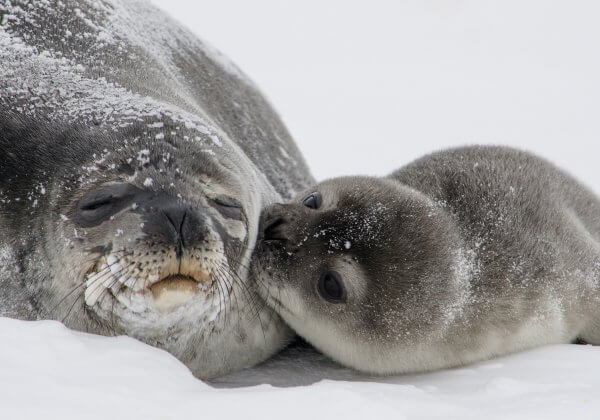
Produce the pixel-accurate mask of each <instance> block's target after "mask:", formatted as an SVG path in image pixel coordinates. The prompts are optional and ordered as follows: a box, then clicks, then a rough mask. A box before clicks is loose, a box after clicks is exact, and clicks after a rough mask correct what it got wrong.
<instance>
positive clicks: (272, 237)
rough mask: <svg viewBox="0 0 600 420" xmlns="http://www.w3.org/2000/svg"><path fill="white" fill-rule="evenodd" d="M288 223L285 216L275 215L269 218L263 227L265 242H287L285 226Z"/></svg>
mask: <svg viewBox="0 0 600 420" xmlns="http://www.w3.org/2000/svg"><path fill="white" fill-rule="evenodd" d="M286 223H287V221H286V220H285V218H284V217H283V216H278V215H273V216H271V217H267V218H266V219H265V222H264V226H263V240H264V241H287V240H288V238H287V237H286V235H285V232H284V230H283V229H282V228H283V226H284V225H285V224H286Z"/></svg>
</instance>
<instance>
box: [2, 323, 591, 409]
mask: <svg viewBox="0 0 600 420" xmlns="http://www.w3.org/2000/svg"><path fill="white" fill-rule="evenodd" d="M0 335H1V336H2V339H3V343H19V344H18V345H14V344H12V345H6V344H4V345H3V346H1V347H0V366H1V372H2V373H1V374H0V390H1V391H2V392H1V393H0V418H2V419H7V420H8V419H11V420H12V419H42V418H43V419H75V418H83V419H90V420H91V419H103V420H104V419H111V420H119V419H127V420H131V419H144V420H150V419H157V420H158V419H161V420H163V419H191V418H198V419H200V418H217V419H234V418H236V419H237V418H243V419H302V420H306V419H320V418H323V419H325V418H329V419H339V418H344V419H348V418H350V419H354V418H356V419H364V418H370V419H380V418H381V419H383V418H389V419H395V420H402V419H483V418H485V419H486V420H494V419H527V420H531V419H545V420H552V419H564V418H577V419H597V418H598V410H599V408H600V401H599V398H598V394H599V392H598V391H599V390H600V363H599V361H600V347H592V346H578V345H563V346H553V347H547V348H542V349H538V350H534V351H530V352H526V353H522V354H518V355H515V356H511V357H506V358H502V359H498V360H492V361H489V362H485V363H480V364H477V365H475V366H469V367H467V368H463V369H453V370H448V371H443V372H437V373H432V374H427V375H414V376H404V377H396V378H383V379H382V378H369V377H360V376H357V375H355V374H353V373H352V372H349V371H347V370H345V369H341V368H338V367H337V366H335V365H334V364H333V363H331V362H329V361H327V360H326V359H324V358H323V357H322V356H318V355H315V354H308V355H304V356H303V357H299V356H298V355H296V354H287V355H285V356H280V357H279V358H276V359H274V360H272V361H271V362H269V363H267V364H265V365H263V366H260V367H258V368H255V369H252V370H250V371H247V372H241V373H238V374H236V375H232V376H230V377H227V378H224V379H222V380H221V382H220V383H218V384H211V385H207V384H205V383H202V382H200V381H198V380H196V379H194V377H192V375H191V374H190V373H189V371H188V370H187V369H186V368H185V367H184V366H183V365H182V364H180V363H179V362H178V361H177V360H176V359H175V358H173V357H172V356H171V355H169V354H168V353H166V352H163V351H161V350H157V349H155V348H152V347H148V346H146V345H144V344H141V343H139V342H137V341H135V340H133V339H130V338H127V337H119V338H104V337H98V336H94V335H90V334H82V333H77V332H74V331H71V330H68V329H66V328H65V327H64V326H62V325H61V324H59V323H57V322H50V321H44V322H25V321H16V320H10V319H2V318H0Z"/></svg>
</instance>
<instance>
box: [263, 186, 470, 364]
mask: <svg viewBox="0 0 600 420" xmlns="http://www.w3.org/2000/svg"><path fill="white" fill-rule="evenodd" d="M453 226H454V223H453V222H452V219H451V216H449V215H448V214H447V213H446V212H445V210H444V208H443V205H442V204H438V203H435V202H433V201H432V200H430V199H429V198H427V197H425V196H424V195H423V194H421V193H419V192H417V191H415V190H413V189H411V188H409V187H407V186H404V185H401V184H399V183H397V182H395V181H393V180H391V179H387V178H371V177H342V178H336V179H332V180H328V181H325V182H322V183H320V184H318V185H317V186H315V187H313V188H310V189H308V190H306V191H304V192H303V193H302V194H300V195H299V196H298V197H297V198H295V199H294V200H293V201H292V202H291V203H288V204H275V205H272V206H270V207H269V208H267V209H266V210H265V211H264V212H263V215H262V219H261V230H262V240H261V243H260V244H259V246H258V247H257V251H256V253H255V259H256V262H255V264H256V267H257V268H260V270H259V272H260V273H259V277H260V281H259V284H260V286H261V287H260V290H261V293H262V294H263V295H264V298H265V299H266V300H267V302H268V303H269V305H271V306H272V307H273V308H274V309H275V310H276V311H277V312H278V313H279V314H280V315H281V317H282V318H283V319H284V320H285V321H286V322H287V323H288V324H289V325H290V326H291V327H292V328H293V329H295V330H296V332H298V334H300V335H301V336H303V337H304V338H306V339H307V340H308V341H309V342H310V343H311V344H313V345H314V346H315V347H317V348H318V349H319V350H321V351H323V352H324V353H326V354H327V355H329V356H330V357H332V358H333V359H335V360H337V361H339V362H341V363H343V364H345V365H347V366H350V367H354V368H356V369H358V370H363V371H367V372H372V373H378V374H391V373H399V372H406V371H410V370H415V367H418V370H421V369H423V368H427V366H423V363H425V362H423V361H422V360H421V354H420V353H419V352H420V351H421V349H423V347H426V346H427V344H428V343H430V342H432V341H433V340H436V339H439V338H440V337H441V336H442V335H443V334H444V329H445V326H447V325H449V324H450V323H451V321H452V320H453V319H454V318H455V316H456V314H457V312H458V311H459V309H460V306H461V299H462V293H463V287H462V285H461V284H460V283H461V279H462V277H464V276H463V275H462V273H461V272H460V263H461V258H462V256H461V255H460V254H459V252H458V251H457V249H458V248H459V247H458V246H457V244H458V243H459V240H458V236H457V232H456V231H455V229H454V228H453Z"/></svg>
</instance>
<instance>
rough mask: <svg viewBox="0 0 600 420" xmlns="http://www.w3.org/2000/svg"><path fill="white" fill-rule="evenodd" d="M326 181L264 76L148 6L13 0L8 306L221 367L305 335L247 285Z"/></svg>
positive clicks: (4, 191) (1, 231)
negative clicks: (293, 202) (283, 209)
mask: <svg viewBox="0 0 600 420" xmlns="http://www.w3.org/2000/svg"><path fill="white" fill-rule="evenodd" d="M311 182H312V178H311V176H310V173H309V171H308V169H307V167H306V165H305V164H304V161H303V159H302V156H301V155H300V153H299V151H298V149H297V148H296V146H295V144H294V142H293V140H292V139H291V137H290V136H289V134H288V132H287V130H286V129H285V127H284V126H283V124H282V123H281V121H280V119H279V118H278V116H277V115H276V114H275V112H274V111H273V110H272V108H271V107H270V106H269V104H268V103H267V102H266V100H265V99H264V98H263V97H262V96H261V94H260V93H259V92H258V90H257V89H256V88H255V86H254V85H253V84H252V83H251V82H250V81H249V80H248V79H247V78H246V77H245V76H244V75H243V74H242V73H241V72H240V71H239V70H238V69H237V68H236V67H235V65H233V64H232V63H230V62H228V61H227V59H225V58H224V57H223V56H221V55H220V54H219V53H218V52H216V51H214V50H212V49H211V48H210V47H208V46H207V45H206V44H204V43H202V42H200V41H199V40H198V39H197V38H196V37H195V36H194V35H193V34H191V33H190V32H189V31H187V30H185V29H183V28H182V27H181V26H180V25H179V24H178V23H177V22H174V21H173V20H171V19H170V18H169V17H167V16H165V14H164V13H162V12H161V11H160V10H158V9H156V8H155V7H153V6H151V5H150V4H149V3H148V2H145V1H143V2H142V1H119V0H99V1H98V0H93V1H92V0H89V1H88V0H64V1H60V2H42V1H40V2H37V1H36V2H33V1H20V0H0V315H1V316H10V317H17V318H22V319H57V320H61V321H63V322H64V323H65V324H66V325H67V326H69V327H71V328H74V329H78V330H83V331H88V332H93V333H99V334H106V335H113V334H127V335H130V336H133V337H136V338H138V339H140V340H142V341H144V342H146V343H149V344H151V345H155V346H158V347H160V348H163V349H166V350H168V351H169V352H171V353H172V354H174V355H175V356H176V357H178V358H179V359H180V360H182V361H183V362H184V363H185V364H186V365H187V366H188V367H189V368H190V369H191V370H192V372H193V373H194V374H195V375H197V376H199V377H202V378H210V377H214V376H218V375H222V374H225V373H227V372H230V371H233V370H236V369H240V368H243V367H247V366H251V365H253V364H255V363H257V362H259V361H261V360H264V359H265V358H267V357H268V356H269V355H271V354H273V353H274V352H276V351H277V350H278V349H280V348H281V347H282V346H283V345H284V344H285V343H286V342H287V341H288V340H289V339H290V338H291V336H292V333H291V331H290V330H289V328H288V327H286V326H285V325H284V324H283V322H281V320H280V319H279V318H278V317H277V316H276V315H274V313H273V312H272V311H271V310H269V309H268V308H265V307H264V305H261V304H259V303H258V302H259V299H258V296H257V295H256V293H255V291H254V289H253V288H252V286H251V284H250V281H249V279H248V276H247V274H248V263H249V259H250V255H251V250H252V249H253V248H254V243H255V241H256V235H257V229H258V219H259V214H260V210H261V209H262V208H263V207H264V206H266V205H268V204H270V203H272V202H274V201H276V200H281V199H283V198H284V197H290V196H291V195H293V194H294V193H295V191H298V190H300V189H302V188H305V187H306V186H307V185H309V184H310V183H311Z"/></svg>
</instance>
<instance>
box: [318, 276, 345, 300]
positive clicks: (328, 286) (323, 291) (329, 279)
mask: <svg viewBox="0 0 600 420" xmlns="http://www.w3.org/2000/svg"><path fill="white" fill-rule="evenodd" d="M319 294H320V295H321V297H322V298H323V299H325V300H326V301H328V302H331V303H346V289H345V288H344V282H343V281H342V276H340V275H339V273H338V272H336V271H327V272H325V273H323V274H322V275H321V278H319Z"/></svg>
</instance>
